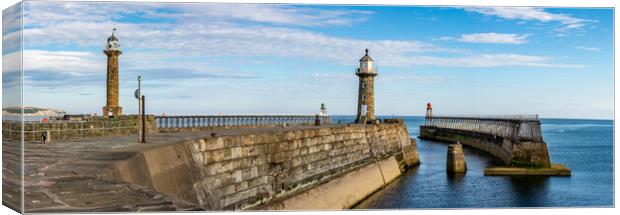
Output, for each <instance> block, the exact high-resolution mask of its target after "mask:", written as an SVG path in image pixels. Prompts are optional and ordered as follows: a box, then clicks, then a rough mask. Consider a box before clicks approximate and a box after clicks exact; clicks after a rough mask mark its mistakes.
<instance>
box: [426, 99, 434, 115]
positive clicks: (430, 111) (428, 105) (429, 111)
mask: <svg viewBox="0 0 620 215" xmlns="http://www.w3.org/2000/svg"><path fill="white" fill-rule="evenodd" d="M431 117H433V105H431V103H430V102H429V103H426V118H431Z"/></svg>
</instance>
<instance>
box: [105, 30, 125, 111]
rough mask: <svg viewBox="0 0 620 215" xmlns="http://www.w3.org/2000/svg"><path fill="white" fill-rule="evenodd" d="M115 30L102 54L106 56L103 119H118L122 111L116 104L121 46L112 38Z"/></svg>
mask: <svg viewBox="0 0 620 215" xmlns="http://www.w3.org/2000/svg"><path fill="white" fill-rule="evenodd" d="M115 31H116V28H114V29H112V35H111V36H110V37H108V43H107V44H106V47H105V48H104V49H103V53H105V54H106V55H107V56H108V73H107V86H106V105H105V106H104V107H103V117H118V116H120V115H121V114H122V113H123V111H122V108H121V106H120V105H119V104H118V56H119V55H121V54H122V53H123V52H121V45H120V44H119V43H118V39H117V38H116V37H115V36H114V32H115Z"/></svg>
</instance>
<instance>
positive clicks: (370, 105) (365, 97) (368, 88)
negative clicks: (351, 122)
mask: <svg viewBox="0 0 620 215" xmlns="http://www.w3.org/2000/svg"><path fill="white" fill-rule="evenodd" d="M355 74H356V75H357V76H358V77H359V78H360V84H359V95H358V99H357V118H355V123H367V122H372V121H374V120H375V76H377V70H376V68H375V67H374V60H373V59H372V58H371V57H370V56H369V55H368V49H366V55H364V57H362V59H360V67H359V68H358V69H357V72H356V73H355Z"/></svg>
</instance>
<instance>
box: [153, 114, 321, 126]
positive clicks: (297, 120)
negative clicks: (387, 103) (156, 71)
mask: <svg viewBox="0 0 620 215" xmlns="http://www.w3.org/2000/svg"><path fill="white" fill-rule="evenodd" d="M319 120H321V123H322V124H325V123H330V122H331V118H330V117H329V116H319ZM315 121H316V116H314V115H188V116H155V123H156V126H157V128H158V129H168V128H216V127H261V126H277V125H284V124H287V125H305V124H309V125H311V124H314V123H315Z"/></svg>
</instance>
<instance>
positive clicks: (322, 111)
mask: <svg viewBox="0 0 620 215" xmlns="http://www.w3.org/2000/svg"><path fill="white" fill-rule="evenodd" d="M319 116H327V108H325V103H321V112H319Z"/></svg>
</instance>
